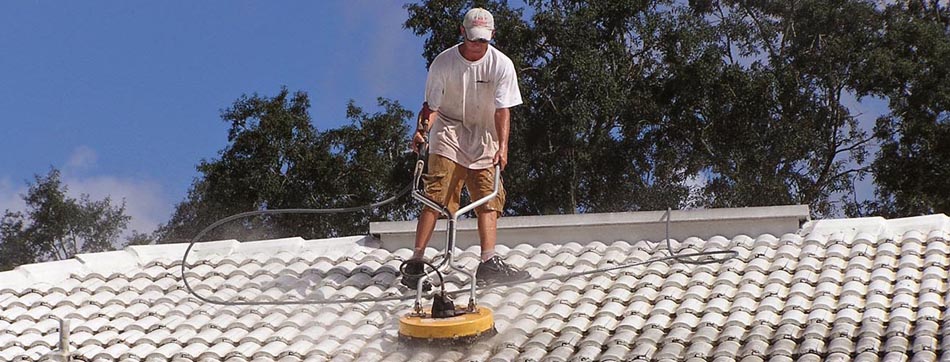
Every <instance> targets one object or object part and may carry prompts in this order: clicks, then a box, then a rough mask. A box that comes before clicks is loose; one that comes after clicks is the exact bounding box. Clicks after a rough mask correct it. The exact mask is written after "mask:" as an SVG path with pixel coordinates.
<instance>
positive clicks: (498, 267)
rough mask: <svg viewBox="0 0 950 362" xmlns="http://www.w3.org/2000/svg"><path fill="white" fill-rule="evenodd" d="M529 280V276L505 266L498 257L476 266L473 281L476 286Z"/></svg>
mask: <svg viewBox="0 0 950 362" xmlns="http://www.w3.org/2000/svg"><path fill="white" fill-rule="evenodd" d="M529 278H531V274H528V272H526V271H523V270H517V269H515V268H513V267H511V266H510V265H508V264H506V263H505V261H504V260H502V259H501V258H500V257H498V255H495V256H493V257H492V258H491V259H488V260H486V261H483V262H481V263H479V264H478V270H477V271H476V272H475V279H476V280H477V283H478V285H482V286H484V285H489V284H495V283H506V282H514V281H518V280H525V279H529Z"/></svg>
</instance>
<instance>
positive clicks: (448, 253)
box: [409, 144, 501, 312]
mask: <svg viewBox="0 0 950 362" xmlns="http://www.w3.org/2000/svg"><path fill="white" fill-rule="evenodd" d="M423 147H426V148H428V144H426V145H423ZM424 167H425V161H424V160H423V159H422V157H420V158H419V160H417V161H416V168H415V171H414V173H413V185H412V191H411V192H410V193H409V194H410V195H412V198H414V199H416V200H419V202H422V203H423V204H424V205H426V206H428V207H431V208H432V209H434V210H436V211H438V212H439V213H440V214H441V215H443V216H445V217H446V218H447V223H448V225H447V227H446V230H445V231H446V233H445V250H444V251H443V252H442V261H441V262H439V264H438V265H437V266H436V268H437V269H438V270H439V271H443V272H444V271H447V270H448V269H453V270H456V271H460V272H462V273H465V274H466V275H468V276H469V277H470V278H471V281H472V282H471V287H470V288H471V291H470V294H469V298H470V299H469V302H468V311H469V312H474V311H475V304H476V302H475V298H476V296H475V291H476V279H475V272H469V271H468V270H465V268H462V267H461V266H459V265H458V264H456V263H455V256H454V250H455V241H456V236H457V231H458V230H457V226H458V217H459V216H461V215H464V214H465V213H467V212H469V211H472V210H474V209H475V208H476V207H479V206H482V205H484V204H486V203H487V202H489V201H491V199H493V198H495V197H496V196H498V190H499V186H500V185H501V166H500V165H495V179H494V184H493V185H492V192H491V193H490V194H488V195H486V196H485V197H482V198H480V199H478V200H475V201H473V202H472V203H470V204H468V205H466V206H465V207H463V208H460V209H459V210H458V211H456V212H455V213H451V212H449V210H448V209H447V208H446V207H445V206H442V205H440V204H439V203H438V202H436V201H435V200H432V199H430V198H429V197H428V196H427V195H426V194H425V193H424V192H423V191H422V190H420V189H419V184H420V180H421V178H422V170H423V168H424ZM429 275H430V273H426V275H424V276H422V277H421V278H419V282H418V284H417V285H416V304H415V307H416V309H418V310H421V308H422V307H421V305H422V304H421V302H422V293H423V291H422V286H423V284H424V283H425V282H426V281H427V280H429V279H430V276H429Z"/></svg>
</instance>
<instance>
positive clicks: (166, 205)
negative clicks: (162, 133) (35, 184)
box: [63, 175, 172, 236]
mask: <svg viewBox="0 0 950 362" xmlns="http://www.w3.org/2000/svg"><path fill="white" fill-rule="evenodd" d="M63 183H65V184H66V185H67V186H68V187H69V195H70V196H72V197H77V198H78V197H79V195H81V194H87V195H89V197H90V198H92V199H93V200H101V199H104V198H106V197H109V198H111V199H112V203H113V205H116V206H117V205H121V204H122V201H123V200H125V214H126V215H128V216H131V217H132V219H131V220H129V226H128V228H127V229H126V232H125V233H124V234H123V236H129V235H131V233H132V230H137V231H139V232H145V233H150V232H152V231H154V230H155V228H156V227H157V226H158V224H160V223H162V222H164V221H165V219H166V218H168V216H169V215H171V212H172V206H171V204H172V203H171V202H169V201H168V199H167V198H166V197H165V194H164V191H163V190H162V186H161V185H159V184H158V183H157V182H154V181H150V180H136V179H129V178H120V177H114V176H92V177H71V176H69V175H66V176H64V177H63Z"/></svg>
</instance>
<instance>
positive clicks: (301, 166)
mask: <svg viewBox="0 0 950 362" xmlns="http://www.w3.org/2000/svg"><path fill="white" fill-rule="evenodd" d="M378 105H379V106H380V107H382V108H383V111H382V112H379V113H374V114H368V113H366V112H364V111H363V110H362V109H360V108H359V107H356V106H355V105H354V104H352V103H350V104H349V105H348V109H347V114H346V115H347V117H348V119H349V120H350V122H351V124H350V125H348V126H344V127H341V128H339V129H334V130H328V131H323V132H319V131H317V130H316V129H315V128H314V127H313V125H312V124H311V119H310V116H309V114H308V113H307V111H308V109H309V107H310V101H309V98H308V96H307V94H306V93H303V92H296V93H293V94H291V93H290V92H289V91H288V90H287V89H282V90H281V91H280V93H279V94H277V95H276V96H274V97H265V96H259V95H257V94H254V95H252V96H243V97H241V98H240V99H238V100H237V101H235V102H234V104H233V105H232V106H231V107H230V108H228V109H226V110H224V111H223V112H222V114H221V118H222V119H223V120H224V121H225V122H227V123H228V124H229V125H230V129H229V131H228V142H229V144H228V145H227V146H226V147H225V148H224V149H223V150H221V151H220V157H219V158H218V159H215V160H205V161H202V162H201V163H200V164H199V165H198V167H197V168H198V172H199V173H200V174H201V175H200V176H199V178H197V179H196V180H195V181H194V183H193V184H192V187H191V189H190V190H189V193H188V196H187V197H186V199H185V200H184V201H183V202H181V203H179V204H178V205H177V206H176V210H175V213H174V215H173V216H172V218H171V220H170V221H169V222H168V223H166V224H164V225H162V226H161V227H160V228H159V229H158V231H157V232H156V235H157V239H159V240H160V241H161V242H180V241H186V240H190V239H191V238H192V237H194V236H195V235H197V233H198V232H199V231H200V230H202V229H204V228H205V227H206V226H208V225H210V224H211V223H213V222H214V221H216V220H218V219H221V218H224V217H226V216H229V215H233V214H237V213H240V212H244V211H252V210H264V209H285V208H317V209H323V208H338V207H350V206H358V205H364V204H369V203H372V202H374V201H378V200H381V199H384V198H386V197H388V196H390V195H393V194H395V193H396V192H397V191H399V190H400V189H402V188H403V187H404V186H405V185H406V184H408V182H409V179H410V176H409V172H410V171H409V168H410V161H411V159H412V156H411V155H410V154H409V153H408V147H407V141H406V135H407V134H408V127H407V126H406V124H407V121H408V120H409V119H410V118H411V116H412V113H411V112H409V111H407V110H405V109H403V108H402V107H401V106H400V105H399V104H398V103H397V102H391V101H388V100H384V99H380V100H379V103H378ZM410 210H411V209H410V207H409V206H408V205H406V203H405V202H402V203H394V204H392V205H387V206H385V207H382V208H380V209H377V210H370V211H367V212H358V213H347V214H337V215H274V216H260V217H255V218H250V219H247V220H239V221H235V222H233V223H231V224H228V225H224V226H222V227H221V228H219V229H217V230H216V231H214V232H212V233H211V234H209V235H208V236H207V237H206V239H218V238H242V239H261V238H272V237H280V236H288V235H293V236H302V237H310V238H315V237H326V236H336V235H349V234H356V233H361V232H365V231H366V228H367V226H368V222H369V221H370V220H378V219H384V218H385V219H400V218H406V217H408V215H409V214H410Z"/></svg>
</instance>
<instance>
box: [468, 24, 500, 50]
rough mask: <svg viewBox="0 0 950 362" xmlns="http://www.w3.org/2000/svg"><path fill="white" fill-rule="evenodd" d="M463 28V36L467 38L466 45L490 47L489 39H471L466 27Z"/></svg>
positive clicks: (477, 47)
mask: <svg viewBox="0 0 950 362" xmlns="http://www.w3.org/2000/svg"><path fill="white" fill-rule="evenodd" d="M461 29H462V38H463V39H465V45H466V46H469V47H473V48H474V49H488V39H469V37H468V34H467V33H466V31H465V28H464V27H461ZM494 36H495V32H494V31H492V37H494Z"/></svg>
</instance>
